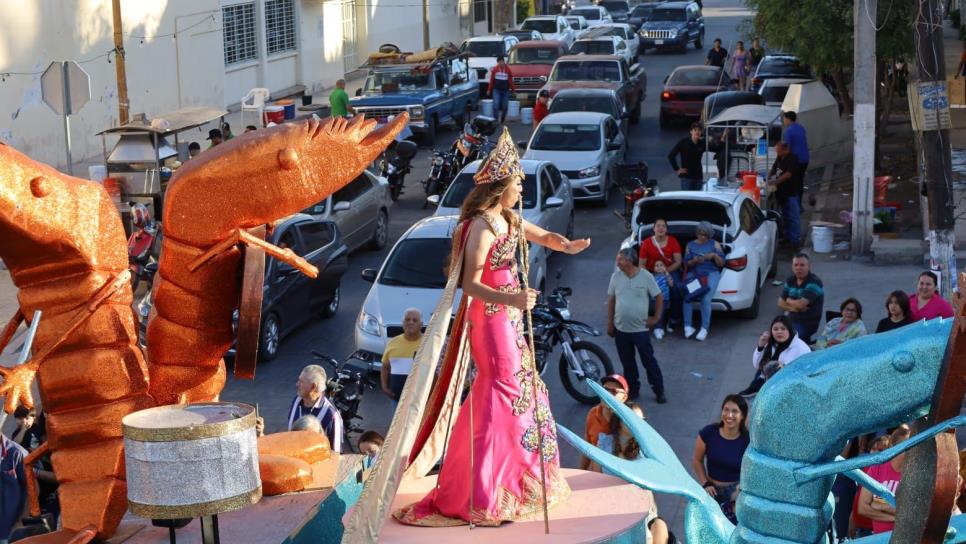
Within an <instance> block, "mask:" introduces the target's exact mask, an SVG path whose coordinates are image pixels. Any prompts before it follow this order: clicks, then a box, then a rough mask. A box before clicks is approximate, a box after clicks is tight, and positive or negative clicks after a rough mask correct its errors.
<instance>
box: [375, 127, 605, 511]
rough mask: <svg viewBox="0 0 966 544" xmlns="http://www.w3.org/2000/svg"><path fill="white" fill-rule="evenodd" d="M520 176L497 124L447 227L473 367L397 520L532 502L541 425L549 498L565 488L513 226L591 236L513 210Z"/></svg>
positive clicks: (532, 507)
mask: <svg viewBox="0 0 966 544" xmlns="http://www.w3.org/2000/svg"><path fill="white" fill-rule="evenodd" d="M523 178H524V175H523V171H522V169H521V168H520V164H519V157H518V156H517V153H516V147H515V146H514V144H513V142H512V140H510V137H509V134H508V132H506V130H504V134H503V135H502V136H501V137H500V140H499V143H498V144H497V146H496V148H495V149H494V151H493V152H492V153H491V154H490V156H489V158H488V159H487V162H486V163H484V164H483V165H482V166H481V168H480V171H479V172H478V173H477V174H476V175H475V176H474V180H475V181H476V187H475V188H474V190H473V192H471V193H470V194H469V195H468V196H467V197H466V200H465V201H464V203H463V209H462V213H461V217H460V228H458V229H457V230H456V233H457V234H455V235H454V247H459V243H460V241H461V240H462V239H465V244H464V245H465V249H464V252H463V255H464V258H463V262H462V266H463V271H462V276H461V277H462V287H463V293H464V296H470V297H472V299H471V302H470V304H469V308H468V311H467V321H468V322H469V325H468V333H469V343H470V351H471V353H472V358H473V361H474V363H475V365H476V370H477V374H476V377H475V379H474V381H473V385H472V388H471V390H470V394H469V395H468V396H467V398H466V401H465V402H464V403H463V405H462V407H461V408H460V412H459V416H458V417H457V419H456V424H455V426H454V427H453V432H452V434H451V435H450V439H449V442H448V445H447V448H446V453H445V458H444V460H443V466H442V470H441V471H440V474H439V479H438V483H437V487H436V488H435V489H433V490H432V491H431V492H430V493H429V494H428V495H427V496H426V497H424V498H423V499H422V500H421V501H419V502H417V503H415V504H412V505H409V506H407V507H405V508H403V509H401V510H399V511H397V512H395V513H394V516H395V517H396V519H398V520H399V521H400V522H402V523H406V524H410V525H423V526H433V527H440V526H452V525H462V524H466V523H468V522H472V523H473V524H475V525H490V526H496V525H500V524H501V523H502V522H504V521H514V520H518V519H523V518H527V517H530V516H532V515H533V514H535V513H538V512H540V511H541V510H542V507H543V493H542V492H541V488H540V482H541V466H540V464H541V459H540V457H539V456H538V450H539V446H538V444H539V443H540V438H541V435H542V438H543V459H542V461H543V470H544V474H545V477H546V492H547V493H546V495H547V503H548V506H549V507H552V506H553V505H554V504H556V503H559V502H560V501H562V500H563V499H565V498H566V497H567V496H568V495H569V494H570V488H569V486H568V485H567V482H566V480H564V478H563V475H562V474H561V473H560V461H559V455H558V452H557V433H556V427H555V423H554V421H553V416H552V415H551V413H550V404H549V402H548V399H547V388H546V386H545V385H544V383H543V381H541V380H540V377H539V376H534V375H533V373H534V362H533V356H532V352H531V351H530V348H529V346H528V344H527V339H526V337H525V335H524V332H523V331H524V326H523V325H524V323H523V320H524V312H523V310H524V309H530V308H532V307H533V304H534V302H535V300H536V291H534V290H532V289H530V290H529V291H523V290H522V289H521V288H520V286H519V284H518V282H517V253H518V241H519V238H520V232H519V230H518V229H521V228H522V229H523V234H524V235H525V236H526V238H527V239H528V240H530V241H531V242H533V243H536V244H541V245H544V246H546V247H548V248H550V249H553V250H555V251H562V252H566V253H570V254H575V253H579V252H580V251H583V250H584V249H585V248H586V247H587V246H589V245H590V240H589V239H584V240H575V241H570V240H567V239H566V238H564V237H563V236H560V235H558V234H554V233H550V232H547V231H545V230H543V229H541V228H539V227H536V226H534V225H532V224H530V223H527V222H525V221H521V220H520V219H519V218H518V217H517V216H516V215H515V214H514V213H513V211H512V210H513V207H514V206H515V205H516V204H517V201H518V200H519V198H520V195H521V194H522V192H523V185H522V181H523ZM466 229H468V232H467V231H466ZM464 235H465V238H463V236H464ZM454 254H456V252H455V251H454ZM534 378H535V379H534ZM534 384H536V387H534ZM535 410H536V412H537V413H535Z"/></svg>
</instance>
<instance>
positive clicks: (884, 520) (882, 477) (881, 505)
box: [858, 424, 912, 534]
mask: <svg viewBox="0 0 966 544" xmlns="http://www.w3.org/2000/svg"><path fill="white" fill-rule="evenodd" d="M911 435H912V432H911V431H910V430H909V426H908V425H906V424H902V425H900V426H899V427H898V428H896V430H894V431H892V435H891V437H890V438H891V439H892V445H893V446H895V445H897V444H900V443H901V442H904V441H905V440H906V439H908V438H909V437H910V436H911ZM905 460H906V454H905V453H900V454H899V455H896V456H895V457H893V458H892V459H891V460H889V461H886V462H885V463H882V464H881V465H875V466H872V467H869V468H867V469H866V472H868V474H869V476H871V477H872V478H873V479H874V480H875V481H877V482H879V483H880V484H882V485H884V486H885V487H886V488H887V489H888V490H889V491H892V493H893V495H894V494H895V492H896V489H897V488H898V487H899V481H901V480H902V472H903V471H902V465H903V463H905ZM858 506H859V508H858V511H859V514H861V515H863V516H865V517H867V518H869V519H871V520H872V532H873V533H875V534H878V533H884V532H886V531H891V530H892V529H893V527H895V522H896V509H895V508H893V507H892V505H890V504H889V503H887V502H886V501H885V500H883V499H882V498H881V497H877V496H875V495H873V494H872V492H871V491H869V490H868V489H866V488H864V487H863V488H862V491H861V493H860V494H859V503H858Z"/></svg>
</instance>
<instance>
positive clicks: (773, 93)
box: [758, 77, 810, 106]
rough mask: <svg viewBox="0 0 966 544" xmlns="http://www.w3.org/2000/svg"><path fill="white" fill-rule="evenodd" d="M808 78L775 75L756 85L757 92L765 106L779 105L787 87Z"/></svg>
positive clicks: (782, 100) (806, 81) (783, 98)
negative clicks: (758, 85)
mask: <svg viewBox="0 0 966 544" xmlns="http://www.w3.org/2000/svg"><path fill="white" fill-rule="evenodd" d="M809 81H810V80H807V79H798V78H785V77H776V78H774V79H766V80H764V81H762V82H761V86H760V87H758V94H759V95H761V99H762V103H763V104H764V105H766V106H781V105H782V102H784V101H785V95H786V94H788V88H789V87H790V86H791V85H793V84H795V83H808V82H809Z"/></svg>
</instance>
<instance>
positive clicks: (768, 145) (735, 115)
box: [701, 104, 782, 207]
mask: <svg viewBox="0 0 966 544" xmlns="http://www.w3.org/2000/svg"><path fill="white" fill-rule="evenodd" d="M725 130H728V131H729V135H728V138H726V139H725V142H724V143H723V145H724V148H723V149H721V150H720V151H719V153H721V154H722V155H721V156H722V158H723V160H724V161H725V162H724V172H725V176H724V179H717V178H718V165H717V162H716V161H715V153H714V152H712V151H711V144H710V142H711V141H713V140H716V139H718V138H720V137H721V134H722V133H723V132H724V131H725ZM704 131H705V133H704V136H705V146H706V147H705V154H704V156H703V157H702V164H701V166H702V169H703V170H704V178H705V180H707V179H709V178H716V182H715V183H716V185H717V186H735V185H738V186H740V185H742V183H743V180H742V177H741V176H740V175H739V173H741V172H754V173H755V174H756V175H757V176H758V180H757V181H758V188H759V190H760V189H762V188H763V187H764V182H765V180H766V179H767V177H768V170H769V169H770V168H771V165H772V163H773V162H774V161H775V158H777V154H776V153H775V145H776V144H777V143H778V142H779V141H781V134H782V124H781V108H779V107H775V106H760V105H756V104H745V105H740V106H734V107H731V108H728V109H726V110H724V111H722V112H721V113H719V114H718V115H716V116H715V117H714V118H712V119H711V120H710V121H709V122H708V124H707V125H706V126H705V127H704ZM762 207H766V206H762Z"/></svg>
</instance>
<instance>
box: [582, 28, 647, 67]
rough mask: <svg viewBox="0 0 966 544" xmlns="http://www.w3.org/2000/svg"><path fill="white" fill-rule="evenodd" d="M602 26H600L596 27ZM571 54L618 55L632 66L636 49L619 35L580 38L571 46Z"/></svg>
mask: <svg viewBox="0 0 966 544" xmlns="http://www.w3.org/2000/svg"><path fill="white" fill-rule="evenodd" d="M595 28H600V27H595ZM570 54H571V55H580V54H584V55H617V56H618V57H621V58H622V59H624V60H625V61H627V65H628V66H630V65H631V64H633V63H634V51H633V50H632V49H631V48H630V47H628V46H627V42H625V41H624V40H623V39H622V38H620V37H618V36H598V37H596V38H580V39H579V40H577V41H575V42H574V44H573V45H571V46H570Z"/></svg>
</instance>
